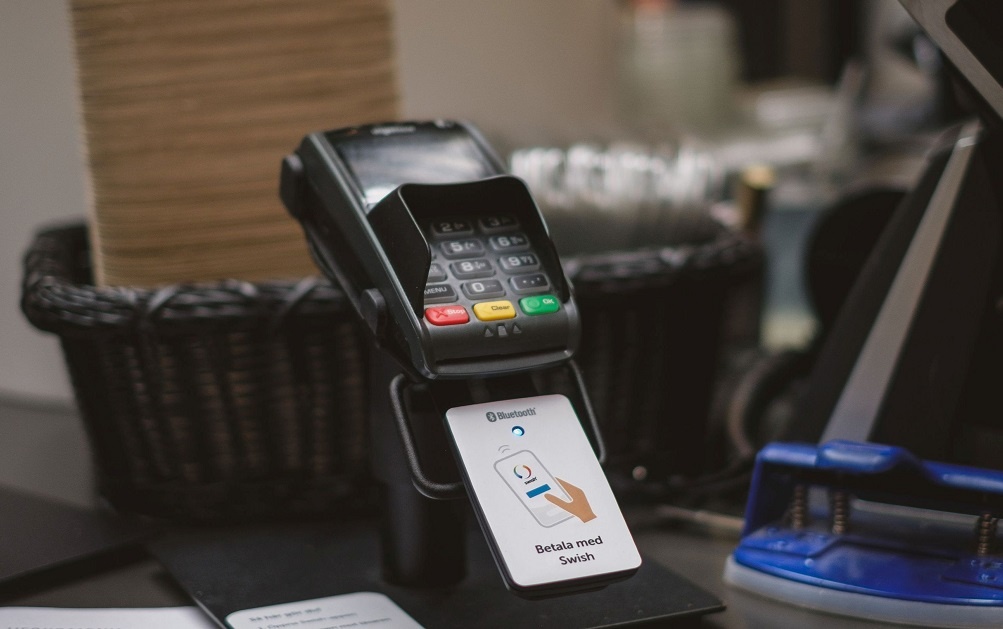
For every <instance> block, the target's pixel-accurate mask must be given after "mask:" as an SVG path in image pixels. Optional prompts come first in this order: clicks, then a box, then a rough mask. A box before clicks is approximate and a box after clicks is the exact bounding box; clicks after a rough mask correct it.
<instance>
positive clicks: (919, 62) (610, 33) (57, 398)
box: [0, 0, 958, 503]
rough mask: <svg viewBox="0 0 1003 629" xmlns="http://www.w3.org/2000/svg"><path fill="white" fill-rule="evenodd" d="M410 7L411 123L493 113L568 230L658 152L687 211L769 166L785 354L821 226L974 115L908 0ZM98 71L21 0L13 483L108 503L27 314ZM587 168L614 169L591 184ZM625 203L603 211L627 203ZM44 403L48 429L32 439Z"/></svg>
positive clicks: (493, 127)
mask: <svg viewBox="0 0 1003 629" xmlns="http://www.w3.org/2000/svg"><path fill="white" fill-rule="evenodd" d="M389 5H390V9H391V14H392V24H393V43H394V47H395V63H396V80H397V90H398V98H399V104H398V111H399V114H400V117H401V118H403V119H409V118H413V119H423V118H460V119H466V120H470V121H472V122H474V123H475V124H476V125H478V126H479V127H480V128H481V129H482V131H484V133H485V134H486V135H487V136H488V138H489V140H490V141H491V142H492V143H493V144H494V145H495V146H496V147H497V148H498V149H499V150H500V151H501V152H503V153H504V154H505V156H506V157H509V158H510V159H511V163H512V167H513V170H514V171H515V172H516V174H518V175H520V176H522V177H524V178H526V179H527V180H528V181H530V183H531V185H532V186H533V187H534V192H535V193H536V194H537V197H538V198H539V199H541V203H543V204H544V205H546V206H548V207H546V208H544V209H545V210H548V211H549V212H550V214H548V216H549V218H550V220H551V221H552V222H554V223H556V224H560V223H561V221H562V218H563V215H562V207H563V206H562V202H563V201H562V199H563V200H565V201H566V197H567V195H569V194H570V195H571V196H575V195H578V196H579V197H581V196H583V195H584V196H588V195H592V196H593V197H594V196H596V195H598V196H600V197H602V198H603V199H605V200H606V201H610V199H612V203H613V204H614V205H617V206H618V207H623V206H624V205H625V204H624V203H623V198H622V197H618V196H616V195H617V194H618V191H619V192H622V188H623V187H624V183H623V181H620V180H617V179H616V178H615V177H614V176H613V175H611V174H610V173H613V174H616V173H617V172H618V171H616V169H617V168H626V169H627V170H628V171H629V170H630V164H636V163H638V160H642V161H644V160H647V161H644V163H645V164H647V165H648V166H646V168H647V167H651V168H656V167H657V168H662V169H664V170H665V171H671V172H672V173H673V176H674V177H675V178H676V179H675V180H676V181H678V182H679V183H678V185H675V186H674V187H672V188H671V189H669V190H662V191H659V190H655V191H654V192H652V194H655V195H658V194H662V195H663V196H664V197H665V198H669V199H670V200H671V203H670V205H671V209H672V211H674V212H677V213H685V212H686V211H688V210H687V208H689V207H690V206H694V205H699V206H700V207H701V208H703V210H705V211H714V208H715V207H717V210H718V214H717V216H718V217H719V218H720V219H721V220H722V221H724V222H728V221H731V223H732V224H735V223H736V221H737V222H741V220H742V219H741V217H737V215H736V210H735V207H734V205H735V203H734V201H735V193H734V190H735V182H736V181H737V180H739V179H741V177H742V174H743V173H744V172H746V171H747V169H748V167H749V166H750V165H758V166H764V167H765V168H766V172H767V175H766V178H767V179H768V183H766V184H763V187H765V188H769V189H770V192H769V197H768V202H767V203H766V204H765V207H763V208H761V210H762V211H763V212H764V214H763V216H762V217H761V226H760V225H758V224H757V225H752V226H749V225H746V226H744V227H742V228H748V229H751V230H753V231H755V233H756V236H755V237H756V238H757V239H759V241H760V242H761V243H762V244H763V247H764V249H765V251H766V253H767V274H766V284H765V288H764V291H765V292H764V296H763V311H762V313H763V319H762V328H761V338H760V340H761V342H762V344H763V345H764V346H765V347H767V348H771V349H783V348H804V347H807V346H808V345H809V344H810V343H811V342H812V339H813V336H814V335H815V333H816V331H817V327H818V321H817V313H816V312H815V310H814V309H813V308H812V304H811V303H810V299H809V297H808V294H807V290H806V288H805V285H804V268H805V265H804V260H805V257H806V251H805V247H806V242H807V240H808V239H809V237H810V235H811V233H812V226H813V225H814V224H815V223H816V221H817V220H818V217H819V216H822V215H823V214H824V213H825V212H826V210H828V209H830V208H832V207H833V206H834V205H837V204H839V203H852V202H857V199H858V198H859V197H856V196H853V195H859V194H864V195H865V196H866V194H869V193H876V192H881V193H882V194H884V193H890V194H891V195H892V197H891V198H892V199H897V198H898V197H897V196H895V195H896V194H899V193H900V192H901V191H902V190H905V189H907V187H908V186H909V185H910V184H911V183H912V181H913V180H914V178H915V177H916V175H917V174H918V172H919V168H920V167H921V165H922V163H923V156H924V153H925V151H926V150H927V148H928V147H929V146H930V145H931V143H932V141H933V138H935V137H936V133H937V132H938V131H939V130H940V129H942V128H943V127H944V125H946V124H947V123H949V122H950V121H951V120H953V118H954V117H955V116H956V115H957V107H958V105H957V103H956V101H955V99H953V97H952V95H951V94H950V90H949V88H948V87H947V82H946V79H945V78H944V75H943V68H942V67H941V65H940V60H939V55H938V53H937V51H936V50H935V49H934V48H933V47H932V46H931V45H930V44H929V42H926V41H925V40H924V39H923V38H922V37H921V36H919V35H918V34H917V32H916V29H915V27H914V26H913V25H912V23H911V20H910V18H909V17H908V15H907V14H905V12H904V11H903V10H902V9H901V8H900V6H899V4H898V2H896V0H727V1H722V2H709V1H708V2H682V1H679V2H672V1H668V0H661V1H660V0H634V1H627V0H622V1H615V0H549V1H547V2H539V1H538V0H508V1H506V2H493V1H488V0H393V1H392V2H389ZM77 81H78V78H77V74H76V70H75V63H74V44H73V26H72V21H71V13H70V6H69V3H68V2H66V1H62V0H0V146H2V151H0V339H2V351H0V398H2V399H3V400H4V404H6V405H8V406H7V407H6V408H13V407H14V406H16V407H18V408H20V409H22V410H23V409H28V410H27V411H24V410H23V412H20V413H18V414H17V418H16V419H14V415H13V414H11V415H9V417H8V418H7V419H5V418H4V416H3V408H5V407H4V406H0V443H3V444H4V448H3V455H2V456H0V481H2V482H4V483H5V484H11V485H14V486H20V487H25V488H28V489H34V490H37V491H41V492H42V493H49V494H52V495H57V496H60V497H62V498H65V499H68V500H71V501H74V502H78V503H87V502H89V501H90V500H91V497H90V488H89V485H88V480H87V474H81V473H80V470H86V469H87V468H88V466H89V461H88V455H87V453H86V448H85V446H84V434H83V429H82V427H81V426H79V425H78V422H77V421H76V420H75V416H74V413H73V412H72V411H71V410H70V409H71V408H72V399H71V397H72V394H71V391H70V386H69V383H68V380H67V376H66V370H65V367H64V365H63V361H62V358H61V356H60V352H59V344H58V340H57V339H56V338H54V337H53V336H49V335H43V334H42V333H40V332H38V331H36V330H34V329H33V328H32V327H31V326H30V325H29V324H28V323H27V322H26V321H25V318H24V316H23V315H22V313H21V312H20V310H19V306H18V300H19V294H20V282H21V274H22V271H21V258H22V255H23V252H24V250H25V249H26V247H27V244H28V243H29V242H30V240H31V237H32V234H33V233H34V232H35V231H36V230H37V229H38V228H39V227H40V226H41V225H44V224H46V223H49V222H52V221H56V220H59V219H64V218H79V217H81V216H84V215H85V214H86V213H87V211H88V196H89V194H91V191H90V189H89V184H88V183H87V177H86V175H85V170H86V162H85V151H84V148H83V139H82V137H83V136H82V131H81V124H80V121H81V116H82V114H81V109H80V105H79V87H78V82H77ZM303 131H304V133H305V132H307V131H311V129H304V130H303ZM298 139H299V136H296V137H290V138H289V149H292V148H293V146H294V144H295V143H296V142H297V141H298ZM280 157H281V156H280V155H276V157H275V164H276V176H277V174H278V170H277V167H278V162H279V158H280ZM575 160H578V162H579V165H580V164H581V163H585V166H584V167H583V168H585V169H586V170H588V172H590V173H593V174H594V172H597V171H601V172H602V176H603V177H604V179H603V180H602V182H600V183H599V184H594V182H593V183H589V184H588V185H585V184H581V185H583V186H584V187H583V188H581V189H576V188H575V187H574V186H575V185H576V184H575V183H574V182H573V181H572V177H571V175H569V174H568V173H571V172H572V170H573V166H574V163H575ZM624 164H627V166H624ZM555 169H558V170H559V173H558V172H557V171H555ZM589 169H591V170H589ZM616 176H621V175H616ZM622 176H623V177H628V179H627V181H628V182H629V181H632V180H630V179H629V177H630V176H637V173H636V172H633V171H630V172H627V174H625V175H622ZM596 186H598V189H597V188H596ZM850 193H853V194H850ZM562 195H563V196H562ZM590 198H591V197H590ZM660 198H661V197H660ZM868 198H870V197H868ZM578 200H579V201H580V200H581V199H580V198H579V199H578ZM874 202H875V203H877V204H878V205H880V206H881V208H883V210H882V211H884V208H887V207H888V206H889V204H890V202H889V201H880V200H879V201H874ZM604 203H605V201H604V202H599V201H597V202H595V203H593V206H594V207H591V209H592V210H593V211H595V212H597V213H598V214H602V213H603V212H608V210H609V208H608V207H607V206H606V205H604ZM729 203H730V205H731V207H730V208H729V207H727V206H729ZM579 205H580V203H579ZM708 208H709V210H708ZM580 217H581V215H580V214H579V215H578V218H579V219H580ZM879 223H880V221H879ZM740 227H741V226H740ZM879 229H880V225H878V226H877V227H875V228H874V230H879ZM642 231H643V230H642ZM555 233H556V236H555V237H556V239H557V244H558V246H559V247H560V248H561V249H562V251H563V252H565V253H570V254H587V253H589V252H590V245H589V236H588V235H582V234H575V233H574V232H573V231H572V230H571V229H570V228H568V230H567V231H566V232H564V233H566V234H569V235H565V236H563V240H562V236H561V232H558V231H557V230H556V229H555ZM604 237H607V238H613V236H610V234H609V233H608V232H607V233H606V234H605V236H604ZM614 244H617V245H619V246H620V247H622V248H628V249H629V248H632V247H637V246H643V245H645V244H650V243H645V242H640V241H637V240H636V237H635V236H624V237H623V240H622V242H618V243H614ZM33 408H34V409H42V410H44V411H45V412H42V410H39V413H38V418H39V420H38V421H40V422H46V425H45V428H44V429H42V430H40V429H38V428H37V427H36V428H35V429H34V431H24V430H22V428H23V427H24V422H28V421H34V420H32V419H31V418H32V415H31V414H30V412H31V411H30V409H33ZM60 409H62V410H60ZM25 413H28V414H25ZM26 418H27V419H26ZM29 433H30V434H29ZM39 452H45V453H52V452H58V453H60V454H59V456H60V457H63V463H64V464H62V465H59V466H53V465H52V464H51V463H52V462H51V460H41V459H40V458H39V456H38V455H37V454H36V453H39ZM46 456H47V457H51V454H46Z"/></svg>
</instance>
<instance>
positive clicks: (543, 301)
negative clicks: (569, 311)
mask: <svg viewBox="0 0 1003 629" xmlns="http://www.w3.org/2000/svg"><path fill="white" fill-rule="evenodd" d="M519 307H520V308H522V311H523V312H525V313H526V314H528V315H542V314H549V313H551V312H557V311H558V310H560V309H561V302H559V301H557V297H554V296H553V295H537V296H535V297H523V298H522V299H520V300H519Z"/></svg>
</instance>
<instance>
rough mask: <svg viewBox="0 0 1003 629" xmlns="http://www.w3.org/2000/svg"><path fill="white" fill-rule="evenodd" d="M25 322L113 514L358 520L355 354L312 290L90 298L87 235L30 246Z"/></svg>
mask: <svg viewBox="0 0 1003 629" xmlns="http://www.w3.org/2000/svg"><path fill="white" fill-rule="evenodd" d="M24 265H25V274H24V284H23V290H22V309H23V311H24V313H25V315H26V316H27V317H28V319H29V320H30V321H31V322H32V323H33V324H34V325H35V326H36V327H38V328H40V329H42V330H46V331H50V332H54V333H56V334H58V335H59V338H60V340H61V343H62V347H63V352H64V355H65V358H66V362H67V365H68V368H69V372H70V378H71V381H72V384H73V389H74V392H75V395H76V399H77V403H78V406H79V408H80V412H81V415H82V418H83V421H84V424H85V426H86V429H87V434H88V438H89V440H90V444H91V447H92V451H93V455H94V458H95V461H96V467H97V471H98V483H99V489H100V491H101V492H102V494H103V495H104V496H105V497H107V498H108V499H109V500H110V502H111V503H112V504H113V505H114V506H116V507H117V508H120V509H123V510H127V511H133V512H139V513H144V514H149V515H155V516H164V517H171V518H178V519H186V520H194V521H223V520H230V519H246V518H258V517H274V516H282V515H304V514H323V513H332V512H336V511H342V510H346V509H348V508H350V507H351V508H364V505H365V503H366V502H367V501H366V500H365V496H366V495H367V494H368V493H372V492H368V491H366V490H367V488H368V487H369V485H370V484H371V481H370V480H369V474H368V460H367V446H366V424H365V421H366V406H367V403H366V399H367V397H366V396H367V391H366V381H365V371H366V364H365V355H366V349H365V345H364V339H363V337H362V335H361V334H360V332H359V330H358V329H357V328H356V326H355V325H354V315H353V314H352V312H351V308H350V306H349V304H348V303H347V300H346V299H345V297H344V295H343V294H342V293H341V292H340V291H339V290H337V289H336V288H333V287H332V286H331V285H330V284H329V283H327V282H326V281H324V280H322V279H315V278H310V279H306V280H303V281H301V282H298V283H297V282H267V283H259V284H250V283H247V282H221V283H218V284H213V285H196V286H171V287H167V288H163V289H159V290H144V289H135V288H103V287H101V288H99V287H96V286H94V285H93V283H92V281H91V275H90V263H89V255H88V240H87V234H86V230H85V228H84V227H83V226H81V225H74V226H66V227H59V228H52V229H47V230H44V231H42V232H40V233H39V234H38V235H37V236H36V238H35V240H34V242H33V243H32V245H31V248H30V250H29V251H28V253H27V255H26V257H25V262H24Z"/></svg>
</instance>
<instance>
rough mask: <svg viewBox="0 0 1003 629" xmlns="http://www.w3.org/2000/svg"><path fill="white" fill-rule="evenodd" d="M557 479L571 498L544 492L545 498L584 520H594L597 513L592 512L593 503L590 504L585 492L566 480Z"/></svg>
mask: <svg viewBox="0 0 1003 629" xmlns="http://www.w3.org/2000/svg"><path fill="white" fill-rule="evenodd" d="M555 480H556V481H557V482H558V483H560V484H561V487H563V488H564V491H566V492H567V493H568V496H570V497H571V500H570V501H568V500H561V499H560V498H558V497H557V496H555V495H554V494H544V496H543V497H544V498H546V499H547V500H548V501H550V503H551V504H553V505H555V506H558V507H560V508H562V509H564V510H565V511H567V512H568V513H570V514H571V515H573V516H575V517H577V518H578V519H579V520H581V521H582V522H588V521H589V520H594V519H595V518H596V514H595V513H593V512H592V505H590V504H589V499H588V498H587V497H586V496H585V492H584V491H582V490H581V489H579V488H578V487H575V486H574V485H572V484H571V483H569V482H568V481H566V480H561V479H560V478H556V477H555Z"/></svg>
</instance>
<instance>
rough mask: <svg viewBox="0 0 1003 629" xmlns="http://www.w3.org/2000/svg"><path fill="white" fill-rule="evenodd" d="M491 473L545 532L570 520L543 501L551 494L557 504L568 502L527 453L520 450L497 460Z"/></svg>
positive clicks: (534, 457) (563, 492)
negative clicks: (545, 528)
mask: <svg viewBox="0 0 1003 629" xmlns="http://www.w3.org/2000/svg"><path fill="white" fill-rule="evenodd" d="M495 471H496V472H498V475H499V476H501V477H502V480H504V481H505V484H507V485H508V486H509V488H510V489H511V490H512V491H513V492H514V493H515V495H516V498H518V499H519V502H521V503H522V504H523V506H524V507H526V509H528V510H529V512H530V513H531V514H532V515H533V517H534V518H535V519H536V521H537V522H538V523H539V524H540V526H543V527H547V528H549V527H551V526H554V525H556V524H560V523H561V522H564V521H565V520H568V519H570V518H572V517H574V516H572V515H571V514H570V513H568V512H567V511H565V510H564V509H562V508H560V507H558V506H556V505H554V504H553V503H551V502H550V501H549V500H547V499H546V497H545V495H546V494H553V495H555V496H556V497H558V498H560V499H561V500H566V501H567V500H571V498H570V497H569V496H568V494H567V492H565V491H564V489H563V488H562V487H561V484H560V483H558V482H557V480H555V479H554V477H553V476H551V475H550V472H548V471H547V468H545V467H544V466H543V463H541V462H540V459H538V458H536V455H535V454H533V453H532V452H530V451H529V450H520V451H519V452H516V453H515V454H512V455H509V456H507V457H505V458H503V459H500V460H499V461H497V462H496V463H495Z"/></svg>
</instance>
